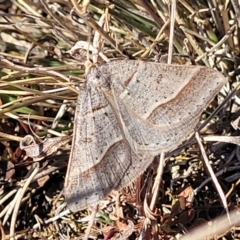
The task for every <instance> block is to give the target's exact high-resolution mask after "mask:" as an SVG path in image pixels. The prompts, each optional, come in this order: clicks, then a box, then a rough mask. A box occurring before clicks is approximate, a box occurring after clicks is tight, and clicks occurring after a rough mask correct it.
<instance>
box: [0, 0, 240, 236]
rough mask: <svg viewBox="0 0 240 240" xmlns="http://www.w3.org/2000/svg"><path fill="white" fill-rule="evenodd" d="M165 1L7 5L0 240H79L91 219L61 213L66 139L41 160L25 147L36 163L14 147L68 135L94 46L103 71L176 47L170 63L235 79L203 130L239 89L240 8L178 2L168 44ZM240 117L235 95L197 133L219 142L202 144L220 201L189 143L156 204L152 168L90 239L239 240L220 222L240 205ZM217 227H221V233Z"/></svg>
mask: <svg viewBox="0 0 240 240" xmlns="http://www.w3.org/2000/svg"><path fill="white" fill-rule="evenodd" d="M170 3H171V1H168V0H166V1H162V0H152V1H147V0H129V1H127V0H123V1H117V0H109V1H104V0H93V1H91V2H90V4H89V1H82V2H81V3H80V4H78V3H77V1H76V0H72V1H67V0H55V1H51V0H36V1H33V0H25V1H22V0H18V1H8V0H6V1H4V0H3V1H1V3H0V19H1V20H0V28H1V32H0V47H1V49H0V67H1V72H0V73H1V76H0V77H1V79H0V156H1V161H0V173H1V188H0V189H1V192H0V210H1V211H0V219H1V221H0V229H1V237H0V238H1V239H10V238H12V239H14V238H15V239H82V238H83V237H84V234H85V231H86V229H87V228H88V226H89V225H90V222H91V221H92V219H91V210H90V209H86V210H84V211H81V212H78V213H75V214H72V213H69V212H67V213H66V211H65V210H66V209H67V208H66V206H64V196H63V195H62V192H61V191H62V189H63V182H64V177H65V173H66V167H67V163H68V158H69V152H70V145H71V142H70V141H66V142H64V144H59V145H58V146H57V151H55V152H54V153H52V152H53V151H52V150H55V149H52V148H49V149H47V152H46V155H48V156H40V157H39V154H38V153H37V154H36V155H34V152H32V151H33V149H26V148H25V150H26V151H29V152H32V153H33V157H32V158H31V157H29V156H27V155H26V151H25V150H23V149H21V148H20V147H19V142H20V141H22V139H23V137H25V136H26V135H29V134H30V135H33V136H34V138H35V139H36V136H38V137H40V139H41V138H44V137H46V136H47V137H55V136H59V137H63V136H66V137H65V138H66V139H67V140H69V139H71V135H72V134H73V118H74V109H75V106H76V98H77V95H78V90H79V89H78V86H79V83H80V82H82V81H84V71H85V67H84V63H85V62H86V60H87V59H88V54H87V52H88V51H89V57H90V59H91V60H92V62H93V63H98V64H100V63H104V62H106V61H108V60H113V59H142V60H146V61H160V62H166V59H167V56H168V50H169V49H170V50H172V51H173V61H174V62H175V63H178V64H187V63H188V64H195V65H205V66H207V67H212V68H215V69H217V70H218V71H220V72H222V73H223V74H224V75H225V76H226V77H227V78H228V79H229V84H228V85H227V86H226V87H225V88H224V89H223V90H222V91H221V92H220V93H219V95H218V97H216V98H215V100H214V101H213V103H212V104H211V106H209V107H208V108H207V109H206V111H205V112H204V114H203V115H202V117H201V119H200V121H201V123H202V122H205V123H206V119H207V118H208V117H209V116H210V115H211V114H212V113H213V112H214V110H215V109H216V108H217V106H219V104H220V103H222V102H223V101H224V99H225V98H226V96H227V95H229V94H230V92H231V90H233V89H234V88H236V86H237V82H238V74H239V69H238V63H239V47H240V44H239V27H240V25H239V23H240V12H239V10H240V9H239V5H238V1H235V0H232V1H223V0H222V1H220V0H215V1H212V0H203V1H190V0H179V1H178V2H177V5H176V14H175V30H174V32H173V35H174V38H173V43H172V44H171V41H170V40H171V37H170V35H171V32H170V23H172V20H171V18H170V13H171V5H170ZM74 6H75V8H74ZM97 23H98V24H97ZM76 43H78V44H77V45H75V44H76ZM73 46H75V47H74V48H73ZM236 93H237V92H236V91H235V94H236ZM238 114H239V99H238V97H237V94H236V95H235V97H234V98H231V99H229V100H228V101H226V104H225V105H222V106H221V108H220V109H219V111H218V112H217V113H216V114H215V115H214V116H213V117H212V118H211V119H210V120H208V121H207V125H206V126H205V127H204V128H203V129H202V130H201V136H208V137H213V136H223V137H224V138H223V139H221V138H220V137H217V138H215V139H213V140H214V142H209V141H208V142H205V143H204V149H205V152H206V155H207V157H208V159H209V160H210V163H211V166H212V168H213V170H214V172H215V174H216V176H217V179H218V182H219V184H220V186H221V188H222V189H223V192H224V194H225V196H221V194H219V192H217V190H216V188H215V186H214V184H213V182H212V180H211V177H209V174H208V169H207V167H206V165H205V164H204V161H203V157H202V154H201V152H200V150H199V146H198V144H197V143H196V141H194V140H193V141H191V142H188V144H187V145H185V146H184V147H183V148H181V149H179V150H178V151H176V152H175V153H172V154H169V158H168V160H167V162H166V166H165V168H164V174H163V180H162V184H161V185H160V189H159V192H158V198H157V201H156V203H155V205H154V207H153V208H152V209H151V208H149V204H150V201H151V194H150V191H151V189H150V190H149V185H150V187H151V184H149V183H152V182H153V180H154V177H155V174H156V172H155V171H153V169H155V167H151V168H150V169H148V171H147V172H146V173H145V174H144V175H143V176H141V177H139V179H138V180H137V181H135V182H134V183H133V184H132V185H131V186H129V187H128V188H126V189H123V190H122V191H121V192H120V193H117V192H112V193H111V194H110V195H109V196H108V197H107V198H106V199H105V201H104V204H102V206H101V208H100V209H99V211H98V213H97V215H96V217H95V221H93V225H92V228H91V232H90V235H89V239H106V240H107V239H175V238H179V237H180V236H182V235H186V234H187V233H189V232H191V230H192V229H198V228H199V227H201V226H202V225H204V224H207V225H208V226H211V227H210V229H211V230H212V231H209V229H205V230H202V228H201V230H200V232H201V233H206V234H209V236H210V237H212V238H220V239H239V234H240V232H239V228H238V227H237V226H239V225H237V222H236V221H235V220H234V216H235V215H234V216H232V217H233V219H232V223H233V224H232V226H230V225H229V221H228V220H226V218H225V219H224V220H222V222H220V221H218V222H216V221H215V219H216V217H218V216H220V215H225V214H226V209H224V207H223V202H224V199H226V202H227V205H228V209H229V211H232V210H238V203H239V186H238V185H239V168H240V164H239V162H240V159H239V158H240V157H239V147H238V144H239V140H238V137H237V136H238V132H239V130H238ZM226 136H228V138H227V137H226ZM205 140H209V139H207V138H206V139H205ZM30 141H33V140H32V139H30ZM39 141H40V140H39ZM229 142H230V143H229ZM231 142H233V143H235V144H231ZM50 153H52V154H50ZM35 156H38V157H39V158H36V157H35ZM154 164H155V163H154ZM36 169H37V170H36ZM146 183H148V184H146ZM195 193H196V195H195V196H194V194H195ZM146 219H148V221H147V220H146ZM220 223H222V225H220ZM217 226H220V230H218V231H215V228H217ZM88 230H89V229H87V231H88ZM143 230H144V231H143ZM199 234H200V233H195V235H191V239H203V236H201V235H199ZM13 236H14V238H13ZM199 236H200V237H199ZM198 237H199V238H198Z"/></svg>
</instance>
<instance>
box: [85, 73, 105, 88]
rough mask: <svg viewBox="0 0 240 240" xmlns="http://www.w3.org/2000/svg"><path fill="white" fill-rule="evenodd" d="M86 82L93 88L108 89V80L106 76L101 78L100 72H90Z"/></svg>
mask: <svg viewBox="0 0 240 240" xmlns="http://www.w3.org/2000/svg"><path fill="white" fill-rule="evenodd" d="M87 81H88V83H89V84H91V85H92V86H95V87H101V88H106V89H109V88H110V81H109V79H108V78H107V77H106V76H103V74H101V72H99V71H94V72H91V73H90V74H89V75H88V77H87Z"/></svg>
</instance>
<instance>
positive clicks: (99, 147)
mask: <svg viewBox="0 0 240 240" xmlns="http://www.w3.org/2000/svg"><path fill="white" fill-rule="evenodd" d="M226 82H227V80H226V79H225V77H224V76H223V75H222V74H221V73H219V72H217V71H215V70H213V69H210V68H206V67H201V66H186V65H167V64H162V63H161V64H160V63H152V62H142V61H131V60H127V61H126V60H121V61H115V62H110V63H106V64H103V65H101V66H97V67H93V68H92V69H91V70H90V71H89V73H88V74H87V76H86V82H85V83H84V85H83V87H82V89H81V91H80V94H79V97H78V100H77V107H76V112H75V122H74V136H73V142H72V149H71V154H70V159H69V164H68V170H67V175H66V180H65V186H64V193H65V198H66V202H67V205H68V207H69V209H70V210H71V211H72V212H76V211H79V210H81V209H84V208H86V207H89V206H94V205H96V204H97V203H98V202H99V200H101V199H103V198H104V197H105V196H106V195H107V194H108V193H109V192H110V191H111V190H112V189H120V188H122V187H124V186H127V185H129V183H131V182H132V181H134V180H135V179H136V178H137V177H138V176H139V175H140V174H142V173H143V172H144V171H145V170H146V168H147V167H148V166H149V165H150V164H151V163H152V161H153V159H154V157H155V156H157V155H159V154H161V153H163V152H169V151H172V150H174V149H175V148H176V147H178V146H179V145H180V144H181V143H182V142H183V141H184V140H186V138H187V136H188V135H189V134H190V133H191V132H192V131H193V129H194V127H195V126H196V124H197V123H198V120H199V117H200V114H201V113H202V111H203V110H204V108H205V107H206V106H207V105H208V104H210V102H211V101H212V99H213V98H214V96H215V95H216V94H217V93H218V92H219V91H220V89H221V88H222V87H223V85H224V84H226Z"/></svg>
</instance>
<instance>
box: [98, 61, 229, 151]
mask: <svg viewBox="0 0 240 240" xmlns="http://www.w3.org/2000/svg"><path fill="white" fill-rule="evenodd" d="M116 65H117V66H116ZM119 69H121V74H119V73H116V71H117V70H119ZM101 71H102V76H103V77H106V76H108V78H109V82H110V83H111V89H112V92H113V96H114V99H115V100H114V101H115V102H116V104H115V105H116V107H117V108H118V109H117V110H116V113H119V118H120V119H121V121H122V125H123V126H124V131H125V135H126V138H127V140H128V141H129V144H130V145H131V146H132V147H133V149H134V150H135V151H137V152H139V151H140V150H141V149H145V150H144V151H148V152H149V153H151V154H152V155H156V154H159V153H161V152H163V151H164V152H167V151H171V150H173V149H174V148H176V147H177V146H179V145H180V144H181V143H182V142H183V141H184V140H185V139H186V137H187V136H188V135H189V134H190V133H191V131H193V129H194V127H195V126H196V124H197V123H198V121H199V117H200V114H201V113H202V111H203V110H204V108H205V107H206V106H207V105H208V104H209V103H210V102H211V100H212V99H213V98H214V97H215V95H216V94H217V93H218V92H219V90H220V89H221V88H222V87H223V85H224V84H225V83H226V82H227V80H226V78H225V77H224V76H223V75H222V74H221V73H219V72H217V71H215V70H213V69H210V68H206V67H200V66H179V65H167V64H157V63H146V62H141V61H128V62H127V63H126V62H124V61H118V62H113V63H109V64H106V65H103V67H102V68H101ZM108 72H109V73H111V74H108Z"/></svg>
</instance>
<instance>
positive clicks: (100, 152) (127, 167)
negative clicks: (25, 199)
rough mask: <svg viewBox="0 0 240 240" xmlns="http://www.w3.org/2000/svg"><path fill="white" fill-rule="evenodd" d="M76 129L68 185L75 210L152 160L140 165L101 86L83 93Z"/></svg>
mask: <svg viewBox="0 0 240 240" xmlns="http://www.w3.org/2000/svg"><path fill="white" fill-rule="evenodd" d="M74 133H75V134H74V136H73V142H72V149H71V154H70V159H69V164H68V170H67V175H66V180H65V186H64V194H65V199H66V202H67V205H68V207H69V209H70V210H71V211H73V212H76V211H79V210H81V209H84V208H86V207H88V206H94V205H96V204H97V203H98V202H99V200H100V199H102V198H103V197H105V196H106V195H107V194H108V193H109V192H110V191H111V190H112V189H114V188H115V189H117V188H119V187H123V186H125V185H127V184H129V183H130V182H132V181H133V180H134V179H135V178H136V177H137V176H139V174H141V173H142V172H143V171H144V170H145V168H146V167H147V166H148V165H149V163H151V161H152V159H147V160H146V159H145V161H143V159H141V160H140V161H143V164H140V165H139V159H138V157H137V156H136V155H135V154H134V152H133V151H132V149H131V148H130V147H129V145H128V144H126V140H125V139H123V137H122V132H121V129H120V127H119V123H118V120H117V118H116V115H115V113H114V111H113V110H112V108H111V106H110V105H109V104H108V101H107V99H106V98H105V96H104V94H103V93H102V91H99V90H98V89H97V88H94V87H89V86H88V85H87V86H86V88H85V89H84V90H83V91H82V92H81V93H80V94H79V97H78V102H77V107H76V113H75V122H74ZM148 160H149V163H148ZM144 164H145V165H146V166H145V167H144V166H143V165H144ZM142 168H144V170H143V169H142Z"/></svg>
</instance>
